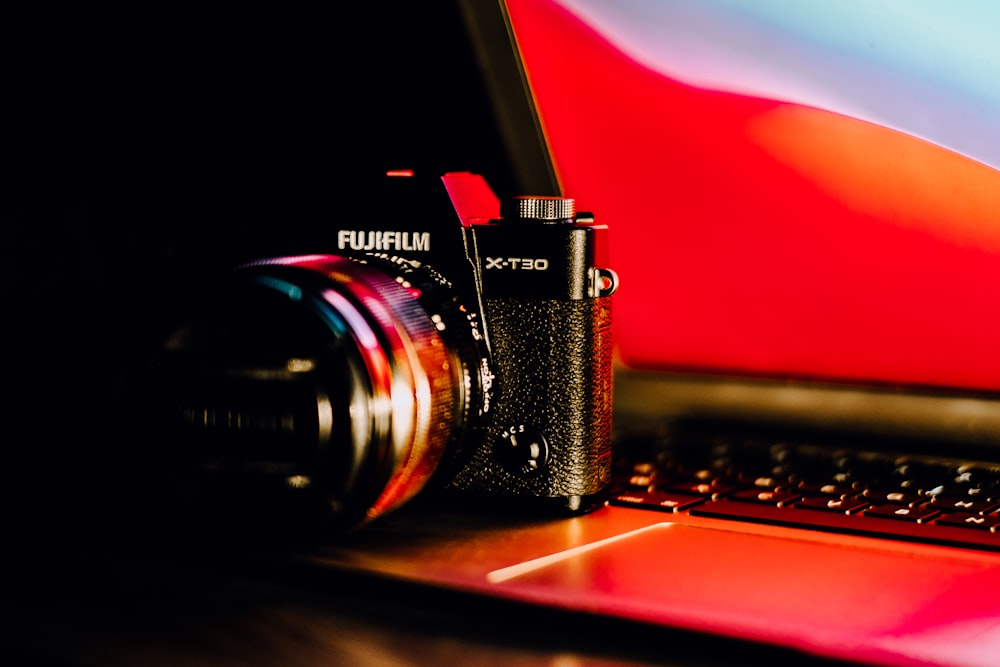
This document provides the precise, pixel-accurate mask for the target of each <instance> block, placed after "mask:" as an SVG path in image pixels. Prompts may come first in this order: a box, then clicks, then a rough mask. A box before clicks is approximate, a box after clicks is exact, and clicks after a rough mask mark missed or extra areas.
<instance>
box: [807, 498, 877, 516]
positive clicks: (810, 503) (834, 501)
mask: <svg viewBox="0 0 1000 667" xmlns="http://www.w3.org/2000/svg"><path fill="white" fill-rule="evenodd" d="M795 506H796V507H803V508H806V509H812V510H822V511H824V512H839V513H841V514H854V513H855V512H859V511H860V510H863V509H864V508H866V507H868V503H866V502H865V501H863V500H858V499H857V498H838V497H834V498H827V497H823V496H814V497H811V498H803V499H802V500H800V501H799V502H798V503H796V505H795Z"/></svg>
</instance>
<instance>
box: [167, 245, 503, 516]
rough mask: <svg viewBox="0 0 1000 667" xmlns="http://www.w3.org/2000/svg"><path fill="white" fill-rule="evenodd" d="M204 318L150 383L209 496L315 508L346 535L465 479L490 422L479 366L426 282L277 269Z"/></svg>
mask: <svg viewBox="0 0 1000 667" xmlns="http://www.w3.org/2000/svg"><path fill="white" fill-rule="evenodd" d="M205 305H206V307H205V308H204V309H203V310H202V312H201V314H200V316H199V317H197V318H196V319H193V320H192V321H191V322H190V323H189V324H187V325H185V326H184V327H182V328H180V329H178V330H177V331H176V332H175V333H174V335H173V336H172V337H171V338H170V340H169V341H168V343H167V345H166V347H165V351H164V354H163V355H162V356H161V358H160V359H159V360H158V362H157V369H156V370H157V373H158V381H157V385H158V386H159V391H161V392H162V393H163V396H162V397H161V400H160V401H159V404H160V405H163V406H165V412H164V413H163V415H162V416H163V417H164V423H165V424H166V426H167V427H168V431H169V433H170V437H171V438H172V439H173V440H174V441H175V442H176V443H177V446H178V447H179V448H180V449H181V450H183V451H185V452H187V454H188V457H189V458H190V459H191V461H192V464H193V465H192V470H197V471H198V473H197V480H196V485H197V486H198V488H199V489H201V490H202V491H204V490H205V489H207V490H208V493H207V494H202V495H203V496H205V495H207V496H212V497H221V498H226V502H229V503H238V502H240V500H239V499H240V498H247V499H248V502H251V503H255V502H260V499H261V498H274V499H275V500H274V502H284V500H283V499H284V498H294V499H297V500H298V501H300V502H306V501H308V504H311V505H312V506H313V507H317V506H322V510H323V512H325V513H327V514H328V515H329V516H330V517H332V520H333V523H334V524H336V525H337V526H339V527H342V528H345V529H350V528H354V527H357V526H360V525H363V524H365V523H367V522H368V521H370V520H372V519H374V518H375V517H377V516H379V515H381V514H383V513H385V512H387V511H389V510H391V509H394V508H396V507H398V506H399V505H401V504H402V503H403V502H405V501H406V500H408V499H410V498H411V497H412V496H414V495H415V494H416V493H417V492H419V491H420V490H421V489H422V488H423V487H424V486H425V485H426V484H427V482H428V480H429V479H430V478H431V477H432V476H433V475H434V474H435V472H436V471H438V468H439V466H441V465H442V462H443V461H444V460H447V462H448V465H449V466H454V465H457V463H456V461H457V460H458V458H459V457H460V456H459V455H460V453H461V452H462V450H463V447H462V444H463V443H462V440H463V438H464V434H465V433H466V431H467V430H468V429H469V428H471V427H473V426H474V425H475V424H474V422H475V421H476V420H477V419H478V418H479V416H480V414H481V412H482V409H481V407H477V405H479V404H481V403H482V400H483V395H484V392H483V388H482V386H481V382H480V379H479V375H478V372H477V371H478V369H479V368H480V367H481V365H482V364H481V361H480V356H481V354H482V350H480V349H479V347H478V346H477V345H476V343H475V341H474V336H472V335H471V333H470V327H469V323H468V321H467V311H466V309H465V308H464V307H463V306H462V305H461V303H460V302H459V299H458V297H457V296H456V295H455V294H454V293H453V292H452V291H451V290H450V288H449V286H448V284H447V283H446V281H444V280H442V279H440V278H439V277H438V276H437V275H436V274H435V273H434V272H433V271H432V270H430V269H428V268H426V267H421V266H420V265H419V264H416V263H414V262H406V261H402V260H395V259H388V258H376V257H372V258H370V259H362V260H358V259H351V258H347V257H341V256H334V255H315V256H304V257H291V258H276V259H268V260H263V261H261V262H256V263H253V264H251V265H247V266H244V267H241V268H240V269H239V270H237V271H236V272H234V275H233V282H232V284H231V285H228V286H226V287H225V288H224V289H223V290H221V291H220V292H218V293H213V294H211V295H209V298H208V299H207V302H206V304H205ZM279 498H281V499H282V500H279ZM265 502H271V501H270V500H268V501H265Z"/></svg>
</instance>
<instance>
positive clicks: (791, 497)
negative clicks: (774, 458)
mask: <svg viewBox="0 0 1000 667" xmlns="http://www.w3.org/2000/svg"><path fill="white" fill-rule="evenodd" d="M801 497H802V496H801V495H799V494H798V493H795V492H794V491H771V490H763V491H760V490H757V489H744V490H742V491H737V492H735V493H733V494H731V495H730V496H729V498H730V499H732V500H738V501H741V502H750V503H762V504H764V505H774V506H775V507H784V506H786V505H790V504H791V503H793V502H795V501H796V500H798V499H799V498H801Z"/></svg>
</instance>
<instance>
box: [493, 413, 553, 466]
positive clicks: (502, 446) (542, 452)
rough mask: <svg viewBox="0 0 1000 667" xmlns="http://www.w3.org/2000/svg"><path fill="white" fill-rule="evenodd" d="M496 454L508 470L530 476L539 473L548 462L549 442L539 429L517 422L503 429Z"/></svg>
mask: <svg viewBox="0 0 1000 667" xmlns="http://www.w3.org/2000/svg"><path fill="white" fill-rule="evenodd" d="M496 454H497V458H498V459H499V460H500V462H501V464H503V466H504V468H506V469H507V471H508V472H510V473H512V474H515V475H520V476H530V475H534V474H537V473H538V472H539V471H541V470H542V469H543V468H544V467H545V465H546V464H547V463H548V460H549V443H548V442H546V440H545V436H543V435H542V434H541V433H540V432H539V431H538V430H537V429H535V428H532V427H531V426H527V425H525V424H516V425H513V426H509V427H507V428H505V429H504V430H503V432H502V433H501V435H500V441H499V442H498V444H497V450H496Z"/></svg>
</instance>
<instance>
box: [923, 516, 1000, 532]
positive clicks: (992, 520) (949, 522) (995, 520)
mask: <svg viewBox="0 0 1000 667" xmlns="http://www.w3.org/2000/svg"><path fill="white" fill-rule="evenodd" d="M934 523H935V525H938V526H958V527H959V528H979V529H981V530H993V531H996V530H997V528H998V526H1000V516H996V515H995V514H994V515H990V516H983V515H981V514H964V513H962V512H953V513H951V514H945V515H943V516H941V518H939V519H938V520H937V521H935V522H934Z"/></svg>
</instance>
